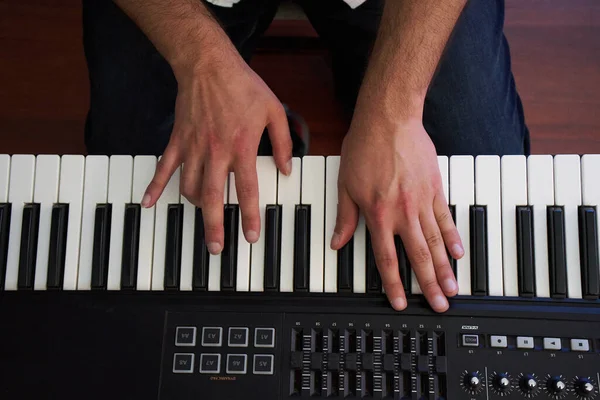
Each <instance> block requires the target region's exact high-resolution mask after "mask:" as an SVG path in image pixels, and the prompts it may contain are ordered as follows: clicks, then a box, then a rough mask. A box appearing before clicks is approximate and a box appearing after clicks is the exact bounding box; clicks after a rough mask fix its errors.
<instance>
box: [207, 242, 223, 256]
mask: <svg viewBox="0 0 600 400" xmlns="http://www.w3.org/2000/svg"><path fill="white" fill-rule="evenodd" d="M206 247H208V251H209V252H210V253H211V254H219V253H220V252H221V245H220V244H219V243H217V242H212V243H209V244H208V245H207V246H206Z"/></svg>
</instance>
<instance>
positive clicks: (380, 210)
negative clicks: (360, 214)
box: [369, 200, 386, 226]
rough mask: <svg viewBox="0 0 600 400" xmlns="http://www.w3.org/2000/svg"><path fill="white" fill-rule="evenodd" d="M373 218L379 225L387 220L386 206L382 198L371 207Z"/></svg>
mask: <svg viewBox="0 0 600 400" xmlns="http://www.w3.org/2000/svg"><path fill="white" fill-rule="evenodd" d="M369 209H370V214H371V218H372V219H373V222H374V223H375V224H376V225H377V226H382V225H384V223H385V221H386V206H385V204H384V202H383V201H382V200H375V201H374V202H373V203H372V204H371V206H370V207H369Z"/></svg>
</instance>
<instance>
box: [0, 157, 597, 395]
mask: <svg viewBox="0 0 600 400" xmlns="http://www.w3.org/2000/svg"><path fill="white" fill-rule="evenodd" d="M157 161H158V159H157V158H156V157H152V156H136V157H130V156H112V157H104V156H80V155H64V156H58V155H39V156H34V155H13V156H9V155H0V321H1V322H0V377H2V378H1V379H0V395H1V398H2V399H26V398H61V399H65V398H66V399H70V398H77V399H80V398H86V399H105V398H116V399H120V398H123V399H132V398H140V399H148V398H159V399H198V398H201V399H238V398H240V399H242V398H243V399H266V400H268V399H313V398H328V399H369V398H371V399H399V400H400V399H414V400H422V399H431V400H448V399H450V400H453V399H467V400H470V399H476V400H479V399H486V400H487V399H500V398H503V399H524V398H536V399H595V398H600V395H599V387H598V383H599V381H600V375H599V374H600V301H599V300H598V296H599V292H600V290H599V287H600V279H599V276H600V262H599V255H598V254H599V241H600V236H599V235H598V216H597V208H598V204H599V203H600V185H598V184H597V182H596V179H595V178H596V177H597V176H598V174H599V173H600V155H591V154H590V155H583V156H579V155H556V156H551V155H532V156H529V157H525V156H503V157H497V156H478V157H470V156H452V157H442V156H440V157H438V162H439V167H440V173H441V176H442V182H443V187H444V194H445V195H446V198H447V199H448V202H449V205H450V208H451V211H452V214H453V218H454V221H455V223H456V226H457V228H458V231H459V233H460V235H461V238H462V240H463V244H464V246H465V255H464V257H463V258H462V259H460V260H453V259H450V261H451V263H452V267H453V270H454V272H455V274H456V277H457V280H458V283H459V294H458V296H456V297H455V298H452V299H450V309H449V311H448V312H446V313H444V314H437V313H435V312H433V311H432V310H431V308H430V307H429V306H428V305H427V303H426V301H425V300H424V298H423V296H422V295H421V290H420V288H419V284H418V282H417V281H416V279H415V275H414V273H413V272H412V270H411V268H410V262H409V260H408V257H407V256H406V252H405V250H404V248H403V245H402V241H401V239H400V238H396V248H397V253H398V261H399V273H400V276H401V278H402V281H403V284H404V287H405V289H406V292H407V294H408V300H409V301H408V307H407V309H406V310H405V311H402V312H396V311H394V310H393V309H392V308H391V307H390V305H389V303H388V301H387V299H386V297H385V294H384V293H383V289H382V286H381V280H380V277H379V274H378V271H377V267H376V265H375V259H374V256H373V251H372V246H371V238H370V234H369V230H368V229H367V227H366V226H365V223H364V218H363V217H362V216H361V218H360V220H359V224H358V227H357V230H356V232H355V234H354V236H353V238H352V240H351V241H350V242H349V243H348V244H347V245H346V246H345V247H344V248H342V249H341V250H339V251H333V250H331V249H330V247H329V241H330V239H331V235H332V233H333V228H334V226H335V219H336V212H337V175H338V171H339V157H333V156H332V157H319V156H306V157H303V158H295V159H294V160H293V172H292V174H291V175H290V176H284V175H283V174H280V173H279V172H278V171H277V169H276V167H275V164H274V162H273V159H272V158H271V157H259V158H258V160H257V172H258V183H259V196H260V197H259V205H260V213H261V236H260V239H259V241H258V242H257V243H255V244H249V243H248V242H246V240H245V238H244V236H243V232H242V229H241V216H240V209H239V204H238V199H237V195H236V190H235V177H234V176H233V174H231V175H230V176H229V179H228V182H227V183H226V186H225V192H224V193H225V195H224V216H225V219H224V224H225V247H224V250H223V252H222V254H220V255H219V256H213V255H211V254H209V252H208V250H207V248H206V245H205V243H204V227H203V216H202V210H201V209H198V208H196V207H195V206H194V205H192V204H191V203H190V202H189V201H187V200H186V199H185V197H183V196H182V195H181V194H180V193H179V177H180V174H181V170H178V171H177V172H176V173H175V174H174V175H173V177H172V179H171V181H170V182H169V184H168V185H167V187H166V188H165V190H164V192H163V194H162V196H161V197H160V199H159V200H158V202H157V204H156V205H155V206H154V207H151V208H143V207H141V205H140V202H141V199H142V196H143V194H144V191H145V189H146V187H147V185H148V183H149V182H150V181H151V179H152V177H153V175H154V171H155V168H156V163H157ZM183 168H185V166H184V167H183Z"/></svg>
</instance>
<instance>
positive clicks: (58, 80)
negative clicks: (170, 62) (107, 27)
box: [0, 0, 600, 154]
mask: <svg viewBox="0 0 600 400" xmlns="http://www.w3.org/2000/svg"><path fill="white" fill-rule="evenodd" d="M506 12H507V21H506V34H507V37H508V39H509V42H510V45H511V48H512V54H513V67H514V73H515V77H516V80H517V84H518V87H519V90H520V93H521V96H522V98H523V100H524V106H525V112H526V117H527V122H528V125H529V127H530V129H531V132H532V140H533V152H534V153H550V154H556V153H600V2H599V1H597V0H570V1H568V2H567V1H564V0H528V1H526V2H524V1H521V0H507V7H506ZM281 30H282V27H281V26H277V27H275V28H274V30H273V31H279V32H281ZM295 30H296V31H298V32H301V33H306V32H307V30H306V28H305V27H303V26H302V25H300V26H299V27H296V28H295ZM0 55H1V58H0V88H1V90H0V153H57V154H65V153H84V152H85V149H84V146H83V138H82V129H83V122H84V118H85V113H86V110H87V106H88V82H87V70H86V65H85V60H84V58H83V54H82V47H81V10H80V1H78V0H3V1H0ZM252 66H253V67H254V68H255V69H256V71H258V73H259V74H260V75H261V76H262V77H263V78H264V79H265V81H266V82H267V83H268V84H269V85H270V86H271V87H272V88H273V90H274V91H275V93H276V94H277V95H278V96H279V97H280V98H281V99H282V100H283V101H285V102H286V103H287V104H289V105H290V106H291V107H292V108H293V109H294V110H296V111H298V112H299V113H301V114H302V115H304V116H305V118H306V120H307V122H308V124H309V126H310V129H311V132H312V147H311V153H313V154H339V146H340V143H341V138H342V137H343V134H344V132H345V130H346V122H345V121H344V120H343V118H342V115H341V112H340V109H339V106H338V105H337V104H336V103H335V101H334V100H333V95H332V93H333V88H332V82H331V76H330V74H331V73H330V71H329V69H328V67H327V63H326V60H325V57H324V56H323V55H322V54H321V53H320V52H318V51H317V52H306V53H301V54H290V53H285V54H283V53H282V54H273V53H268V52H267V53H261V54H258V55H257V56H256V57H255V59H254V60H253V62H252Z"/></svg>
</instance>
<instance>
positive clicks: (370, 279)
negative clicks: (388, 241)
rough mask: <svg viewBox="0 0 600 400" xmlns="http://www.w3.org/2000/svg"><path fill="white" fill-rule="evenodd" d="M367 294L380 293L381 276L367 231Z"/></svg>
mask: <svg viewBox="0 0 600 400" xmlns="http://www.w3.org/2000/svg"><path fill="white" fill-rule="evenodd" d="M366 246H367V262H366V264H367V265H366V267H367V293H381V291H382V289H381V276H380V275H379V270H378V269H377V261H376V260H375V253H374V252H373V243H372V241H371V232H369V229H367V240H366Z"/></svg>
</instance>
